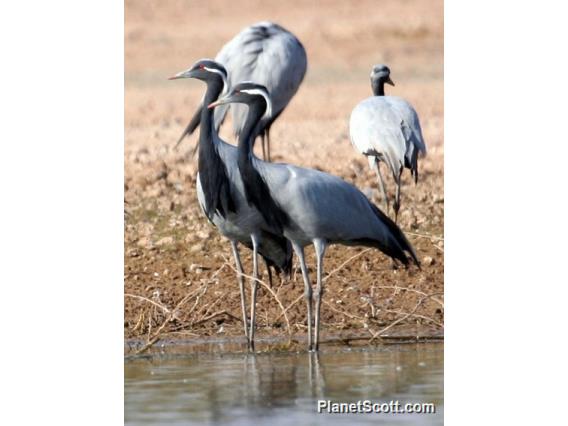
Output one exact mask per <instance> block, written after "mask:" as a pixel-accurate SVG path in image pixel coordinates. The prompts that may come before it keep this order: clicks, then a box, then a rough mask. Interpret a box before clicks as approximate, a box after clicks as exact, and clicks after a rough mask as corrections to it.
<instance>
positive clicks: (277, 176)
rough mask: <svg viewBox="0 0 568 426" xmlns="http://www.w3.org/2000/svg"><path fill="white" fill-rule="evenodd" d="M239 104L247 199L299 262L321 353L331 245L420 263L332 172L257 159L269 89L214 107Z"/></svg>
mask: <svg viewBox="0 0 568 426" xmlns="http://www.w3.org/2000/svg"><path fill="white" fill-rule="evenodd" d="M236 102H238V103H242V104H245V105H248V115H247V120H246V123H245V125H244V128H243V131H242V132H241V135H240V137H239V144H238V150H239V154H238V166H239V171H240V173H241V176H242V179H243V182H244V187H245V196H246V199H247V201H248V203H250V205H252V206H255V207H256V208H257V209H258V210H260V212H261V214H262V215H263V216H264V218H265V220H266V221H267V222H268V223H269V224H271V225H272V226H273V227H274V228H277V229H282V233H283V235H284V236H285V237H286V238H287V239H288V240H290V242H291V243H292V248H293V249H294V252H295V253H296V255H297V256H298V258H299V260H300V266H301V269H302V277H303V279H304V288H305V290H304V294H305V297H306V300H307V307H308V349H309V350H312V349H313V350H315V351H317V350H318V346H319V324H320V307H321V297H322V294H323V282H322V274H323V258H324V254H325V251H326V248H327V246H328V245H329V244H344V245H363V246H368V247H375V248H378V249H379V250H381V251H382V252H383V253H385V254H387V255H388V256H390V257H391V258H393V259H397V260H399V261H400V262H402V263H403V264H404V265H408V264H409V263H410V260H413V261H414V262H415V263H416V265H419V262H418V258H417V257H416V253H415V252H414V249H413V248H412V246H411V245H410V243H409V242H408V240H407V239H406V237H405V236H404V234H403V233H402V231H401V230H400V229H399V228H398V226H397V225H396V224H395V223H394V222H393V221H392V220H391V219H389V218H388V217H387V216H386V215H384V214H383V213H382V212H381V211H380V210H379V209H378V208H377V207H376V206H375V205H374V204H373V203H371V202H370V201H369V199H368V198H367V197H366V196H365V195H364V194H363V193H362V192H361V191H359V190H358V189H357V188H355V187H354V186H353V185H351V184H349V183H347V182H345V181H344V180H342V179H340V178H339V177H337V176H333V175H330V174H328V173H323V172H320V171H317V170H313V169H306V168H301V167H296V166H293V165H290V164H275V163H269V162H265V161H262V160H260V159H258V158H257V157H256V156H255V155H254V153H253V151H252V144H253V137H254V128H255V126H256V123H257V122H258V121H259V120H260V119H261V118H262V117H263V115H264V114H265V112H266V113H267V114H270V97H269V94H268V91H267V90H266V88H265V87H264V86H262V85H258V84H255V83H251V82H244V83H241V84H238V85H237V86H235V87H234V88H233V89H232V90H231V91H230V93H229V94H228V95H227V96H225V97H223V98H221V99H219V100H218V101H217V102H214V103H212V104H210V105H209V108H213V107H216V106H218V105H225V104H228V103H236ZM308 244H313V245H314V248H315V253H316V259H317V286H316V292H315V331H314V334H315V336H314V341H313V343H312V286H311V284H310V280H309V276H308V270H307V267H306V262H305V258H304V247H305V246H307V245H308Z"/></svg>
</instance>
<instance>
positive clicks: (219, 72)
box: [168, 59, 229, 90]
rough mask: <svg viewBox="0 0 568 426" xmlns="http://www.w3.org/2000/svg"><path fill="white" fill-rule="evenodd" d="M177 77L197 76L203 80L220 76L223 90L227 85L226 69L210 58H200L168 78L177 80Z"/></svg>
mask: <svg viewBox="0 0 568 426" xmlns="http://www.w3.org/2000/svg"><path fill="white" fill-rule="evenodd" d="M178 78H197V79H198V80H202V81H205V82H207V81H209V80H212V79H217V78H220V79H222V80H223V86H224V89H223V90H226V89H227V88H228V87H229V85H228V83H227V70H226V69H225V67H224V66H223V65H221V64H220V63H219V62H215V61H213V60H211V59H200V60H199V61H197V62H196V63H195V64H193V66H192V67H191V68H189V69H187V70H185V71H182V72H179V73H177V74H176V75H174V76H172V77H170V78H169V79H168V80H177V79H178Z"/></svg>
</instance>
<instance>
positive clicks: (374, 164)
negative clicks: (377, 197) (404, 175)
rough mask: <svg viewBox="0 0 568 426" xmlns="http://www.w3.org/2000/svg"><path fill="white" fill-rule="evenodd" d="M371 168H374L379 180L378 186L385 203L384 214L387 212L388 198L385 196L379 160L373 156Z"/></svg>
mask: <svg viewBox="0 0 568 426" xmlns="http://www.w3.org/2000/svg"><path fill="white" fill-rule="evenodd" d="M373 168H374V169H375V172H376V173H377V180H378V181H379V187H380V188H381V195H382V197H383V202H384V203H385V214H387V215H388V214H389V198H388V196H387V191H386V189H385V181H384V179H383V175H382V173H381V168H380V166H379V161H378V160H377V157H374V161H373Z"/></svg>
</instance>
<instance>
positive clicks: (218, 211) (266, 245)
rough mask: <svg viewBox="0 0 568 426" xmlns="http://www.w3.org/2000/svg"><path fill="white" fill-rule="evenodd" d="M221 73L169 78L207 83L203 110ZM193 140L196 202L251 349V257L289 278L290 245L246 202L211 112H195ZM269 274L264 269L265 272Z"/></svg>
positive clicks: (218, 68) (201, 64)
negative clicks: (219, 245)
mask: <svg viewBox="0 0 568 426" xmlns="http://www.w3.org/2000/svg"><path fill="white" fill-rule="evenodd" d="M226 77H227V74H226V70H225V69H224V67H223V66H222V65H219V64H218V63H216V62H214V61H211V60H207V59H203V60H200V61H198V62H197V63H196V64H194V66H193V67H191V68H190V69H188V70H186V71H183V72H181V73H179V74H177V75H176V76H174V77H172V79H173V78H197V79H200V80H202V81H204V82H205V83H207V91H206V93H205V96H204V102H205V103H206V104H205V105H207V104H209V103H211V102H213V101H215V100H216V99H217V98H218V97H219V94H220V93H221V91H222V89H223V87H224V86H225V85H226ZM200 122H201V129H200V135H199V162H198V168H199V172H198V175H197V195H198V202H199V205H200V207H201V209H202V210H203V212H204V214H205V215H206V217H207V218H208V219H209V221H210V222H211V223H213V224H214V225H215V226H216V227H217V228H218V229H219V231H220V233H221V234H222V235H224V236H225V237H227V238H228V239H229V240H230V242H231V248H232V252H233V256H234V258H235V263H236V267H237V280H238V282H239V288H240V293H241V308H242V314H243V324H244V330H245V336H246V337H247V341H248V347H249V348H250V349H252V348H253V345H254V325H255V302H256V288H257V287H256V286H257V283H256V280H257V279H258V263H257V254H260V255H261V257H263V258H264V260H265V261H266V264H267V267H268V268H270V266H273V267H274V268H275V269H276V270H277V271H278V272H284V273H285V274H286V275H288V274H289V273H290V270H291V267H292V249H291V246H290V243H289V242H288V241H287V240H286V239H285V238H284V237H283V236H282V235H281V234H279V233H278V232H275V231H274V230H273V229H272V228H271V226H270V225H268V224H267V223H266V222H265V221H264V219H263V216H262V215H261V214H260V212H259V211H258V210H257V209H256V208H255V207H254V206H251V205H249V204H248V203H247V201H246V199H245V190H244V184H243V181H242V179H241V178H240V174H239V172H238V169H237V163H236V157H237V148H236V147H234V146H232V145H229V144H227V143H225V142H224V141H223V140H221V139H220V138H219V136H218V135H217V132H216V131H215V129H214V126H213V111H211V110H209V109H207V108H204V107H202V108H201V119H200ZM238 243H242V244H244V245H245V246H247V247H249V248H251V249H252V250H253V275H254V284H253V292H252V307H251V310H252V313H251V324H250V329H248V328H247V322H248V321H247V314H246V306H245V305H246V297H245V293H244V282H243V275H242V274H243V269H242V264H241V260H240V256H239V251H238ZM269 274H270V269H269Z"/></svg>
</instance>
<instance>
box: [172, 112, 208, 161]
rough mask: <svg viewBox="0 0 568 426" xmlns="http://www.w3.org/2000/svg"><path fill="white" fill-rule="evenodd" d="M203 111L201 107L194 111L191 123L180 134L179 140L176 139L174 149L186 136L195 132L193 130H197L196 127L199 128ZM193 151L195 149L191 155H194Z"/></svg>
mask: <svg viewBox="0 0 568 426" xmlns="http://www.w3.org/2000/svg"><path fill="white" fill-rule="evenodd" d="M202 109H203V106H200V107H199V108H198V109H197V111H195V114H193V118H192V119H191V121H190V122H189V124H188V125H187V127H186V128H185V130H184V131H183V133H182V134H181V136H180V138H179V139H178V141H177V143H176V146H175V147H176V149H177V147H178V146H179V144H180V143H181V142H182V141H183V139H184V138H185V137H186V136H190V135H191V134H192V133H193V132H195V129H197V127H198V126H199V123H201V110H202ZM195 151H196V149H195V148H194V149H193V155H195Z"/></svg>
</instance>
